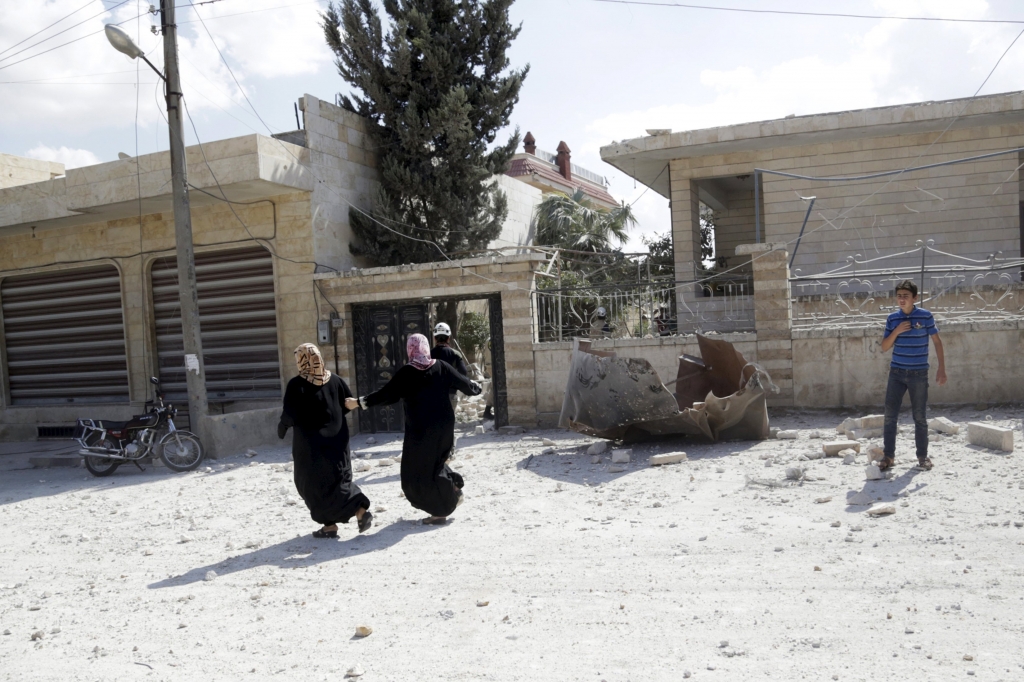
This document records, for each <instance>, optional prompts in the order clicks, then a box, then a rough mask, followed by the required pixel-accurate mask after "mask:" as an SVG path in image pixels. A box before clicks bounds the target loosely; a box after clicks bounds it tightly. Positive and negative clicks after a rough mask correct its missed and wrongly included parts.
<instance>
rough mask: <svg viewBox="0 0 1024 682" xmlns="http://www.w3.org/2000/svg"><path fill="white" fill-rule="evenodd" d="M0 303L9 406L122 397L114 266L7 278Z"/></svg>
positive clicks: (123, 368) (123, 367)
mask: <svg viewBox="0 0 1024 682" xmlns="http://www.w3.org/2000/svg"><path fill="white" fill-rule="evenodd" d="M0 303H2V310H3V320H4V342H5V344H6V347H7V376H8V382H9V385H10V391H11V403H12V404H14V405H48V404H61V403H65V404H66V403H86V402H89V403H97V402H128V363H127V360H126V353H125V341H124V315H123V313H122V309H121V277H120V273H119V272H118V271H117V268H115V267H114V266H113V265H101V266H98V267H91V268H79V269H74V270H60V271H58V272H47V273H39V274H33V275H18V276H15V277H7V278H5V279H4V280H3V283H2V284H0Z"/></svg>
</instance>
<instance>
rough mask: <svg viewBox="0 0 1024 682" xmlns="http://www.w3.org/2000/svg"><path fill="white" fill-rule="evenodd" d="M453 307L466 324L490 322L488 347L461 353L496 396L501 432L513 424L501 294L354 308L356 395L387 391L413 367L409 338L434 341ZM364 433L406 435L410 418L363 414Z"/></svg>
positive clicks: (383, 411)
mask: <svg viewBox="0 0 1024 682" xmlns="http://www.w3.org/2000/svg"><path fill="white" fill-rule="evenodd" d="M452 303H458V304H459V305H458V308H459V311H460V316H462V317H461V319H463V320H466V319H473V320H474V321H475V322H476V323H479V321H480V318H481V317H482V319H484V320H486V326H487V339H486V340H485V342H484V343H483V344H482V345H483V347H481V348H465V349H461V350H462V351H463V355H464V356H466V362H467V364H470V363H473V362H474V361H475V362H476V364H477V368H478V369H479V370H480V373H481V374H482V375H483V377H484V379H485V381H487V382H489V385H490V388H491V390H492V391H493V392H492V393H491V394H490V395H491V397H492V401H493V405H492V407H493V412H494V421H495V428H498V427H501V426H505V425H507V424H508V391H507V388H506V375H505V343H504V334H503V329H502V315H501V295H500V294H493V295H490V296H486V297H479V298H473V299H466V298H430V299H421V300H415V301H401V302H386V303H374V304H368V305H354V306H352V336H353V345H354V348H353V350H354V355H353V357H354V359H355V367H354V370H355V381H356V387H355V390H356V392H357V393H358V394H359V395H366V394H368V393H372V392H374V391H377V390H379V389H381V388H382V387H383V386H384V385H385V384H386V383H387V382H388V381H390V380H391V378H392V377H393V376H394V374H395V372H396V371H397V370H398V368H399V367H401V366H402V365H404V364H406V363H407V362H408V361H409V359H408V357H407V356H406V352H405V344H406V340H407V339H408V338H409V335H410V334H423V335H424V336H426V337H427V338H428V339H431V338H432V333H431V332H432V330H433V326H434V324H435V323H436V322H437V321H439V320H438V319H437V318H438V315H439V313H441V314H443V312H442V311H451V309H452V305H451V304H452ZM467 313H469V315H468V316H467ZM449 315H450V312H449V314H447V315H445V317H446V318H448V319H450V316H449ZM476 316H480V317H476ZM448 319H446V320H440V321H448ZM455 334H456V342H455V343H453V344H452V345H453V346H456V347H458V345H457V339H458V337H459V332H458V331H456V333H455ZM471 378H472V377H471ZM478 378H479V376H478ZM486 393H487V391H485V394H486ZM460 395H461V394H460ZM359 429H360V431H363V432H368V433H386V432H401V431H403V430H404V429H405V415H404V412H403V409H402V406H401V405H400V404H396V405H380V406H377V407H374V408H373V409H370V410H360V411H359Z"/></svg>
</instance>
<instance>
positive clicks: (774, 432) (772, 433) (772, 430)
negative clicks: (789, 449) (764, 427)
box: [768, 426, 780, 438]
mask: <svg viewBox="0 0 1024 682" xmlns="http://www.w3.org/2000/svg"><path fill="white" fill-rule="evenodd" d="M779 430H780V429H779V427H777V426H771V427H769V428H768V437H769V438H778V437H779Z"/></svg>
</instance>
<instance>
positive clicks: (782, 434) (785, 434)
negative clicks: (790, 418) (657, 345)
mask: <svg viewBox="0 0 1024 682" xmlns="http://www.w3.org/2000/svg"><path fill="white" fill-rule="evenodd" d="M775 437H776V438H778V439H779V440H796V439H797V438H799V437H800V432H799V431H797V430H795V429H789V430H787V431H779V433H778V434H777V435H776V436H775Z"/></svg>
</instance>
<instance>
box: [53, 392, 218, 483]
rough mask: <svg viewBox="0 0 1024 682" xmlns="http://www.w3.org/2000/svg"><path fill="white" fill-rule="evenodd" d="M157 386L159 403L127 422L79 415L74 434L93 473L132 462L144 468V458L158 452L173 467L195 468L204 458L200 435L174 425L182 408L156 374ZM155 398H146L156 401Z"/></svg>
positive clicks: (111, 470)
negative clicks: (168, 400)
mask: <svg viewBox="0 0 1024 682" xmlns="http://www.w3.org/2000/svg"><path fill="white" fill-rule="evenodd" d="M150 382H152V383H153V384H154V386H156V403H157V404H153V407H152V408H151V409H150V410H149V411H148V412H146V413H145V414H138V415H135V416H134V417H132V418H131V419H129V420H128V421H126V422H115V421H110V420H107V419H79V420H78V422H77V424H76V426H75V432H74V436H73V438H74V439H75V440H76V441H78V444H79V445H81V446H82V447H81V449H80V450H79V451H78V454H80V455H81V456H82V457H83V458H84V459H85V468H86V469H88V470H89V473H91V474H92V475H93V476H109V475H111V474H112V473H114V472H115V471H116V470H117V467H119V466H121V465H122V464H124V463H126V462H132V463H133V464H135V466H137V467H139V469H140V470H142V465H141V464H139V462H140V460H143V459H146V458H149V457H153V456H156V455H157V454H159V456H160V459H162V460H163V462H164V464H165V465H166V466H167V468H168V469H170V470H171V471H179V472H181V471H192V470H193V469H195V468H196V467H198V466H199V464H200V462H202V461H203V454H204V453H203V445H202V443H200V442H199V437H198V436H196V435H195V434H194V433H191V432H189V431H181V430H180V429H178V428H177V427H175V425H174V416H175V415H176V414H178V410H177V409H176V408H175V407H174V406H173V405H165V404H164V396H163V393H161V392H160V380H159V379H157V378H156V377H152V378H151V379H150ZM152 402H153V401H146V403H147V404H152Z"/></svg>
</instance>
